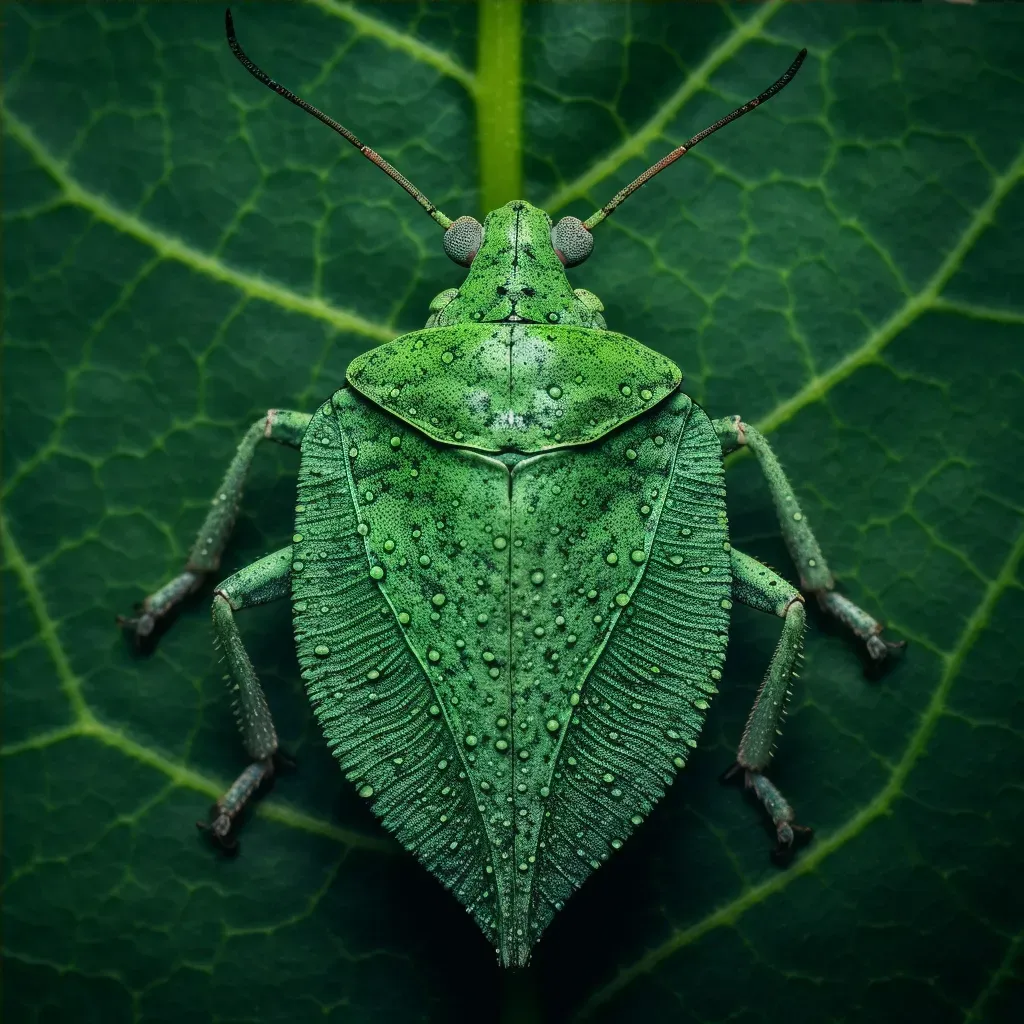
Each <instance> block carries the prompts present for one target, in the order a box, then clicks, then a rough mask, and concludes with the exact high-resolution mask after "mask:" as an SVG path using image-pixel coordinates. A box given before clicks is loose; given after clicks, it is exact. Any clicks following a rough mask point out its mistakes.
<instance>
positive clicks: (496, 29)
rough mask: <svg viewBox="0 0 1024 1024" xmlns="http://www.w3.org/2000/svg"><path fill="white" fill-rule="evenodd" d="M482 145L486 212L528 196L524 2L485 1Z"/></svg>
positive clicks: (480, 29)
mask: <svg viewBox="0 0 1024 1024" xmlns="http://www.w3.org/2000/svg"><path fill="white" fill-rule="evenodd" d="M478 10H479V19H480V22H479V25H478V26H477V38H478V40H479V50H478V53H477V80H478V82H479V84H480V91H479V93H478V94H477V122H476V123H477V140H478V141H477V146H478V153H479V159H480V205H481V207H482V211H481V212H483V213H485V214H486V213H489V212H490V211H491V210H496V209H497V208H498V207H499V206H504V205H505V203H507V202H509V201H510V200H512V199H522V198H523V138H522V134H523V126H522V99H523V96H522V93H523V73H522V50H523V9H522V3H521V0H481V3H480V6H479V8H478Z"/></svg>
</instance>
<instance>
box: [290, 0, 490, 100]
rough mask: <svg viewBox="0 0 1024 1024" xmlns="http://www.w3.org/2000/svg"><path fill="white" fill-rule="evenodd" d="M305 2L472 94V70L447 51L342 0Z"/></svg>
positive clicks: (473, 80)
mask: <svg viewBox="0 0 1024 1024" xmlns="http://www.w3.org/2000/svg"><path fill="white" fill-rule="evenodd" d="M306 2H307V3H308V4H309V5H310V6H311V7H319V8H320V10H322V11H323V12H324V13H325V14H330V15H333V16H334V17H337V18H341V19H343V20H344V21H347V22H348V23H349V24H350V25H352V26H354V27H355V28H356V29H358V30H359V32H360V33H361V34H362V35H364V36H369V37H371V38H373V39H376V40H377V41H378V42H380V43H383V44H384V45H385V46H387V47H390V48H391V49H392V50H401V51H402V53H407V54H408V55H409V56H410V57H412V58H413V59H414V60H418V61H419V62H420V63H421V64H428V65H429V66H430V67H432V68H434V69H436V70H437V71H440V72H441V74H442V75H447V76H448V77H449V78H453V79H455V81H456V82H458V83H459V84H460V85H461V86H462V87H463V88H464V89H465V90H466V92H468V93H469V94H470V95H471V96H472V95H475V93H476V89H477V84H476V79H475V78H474V76H473V74H472V73H471V72H469V71H467V70H466V69H465V68H464V67H463V66H462V65H461V64H459V63H458V62H457V61H454V60H452V58H451V57H449V56H448V54H446V53H443V52H442V51H440V50H435V49H434V48H433V47H432V46H428V45H427V44H426V43H423V42H420V40H418V39H416V38H415V37H414V36H410V35H407V34H406V33H405V32H399V31H398V29H396V28H393V27H392V26H391V25H388V24H387V23H386V22H383V21H380V20H379V19H377V18H374V17H371V16H370V15H369V14H366V13H364V12H363V11H360V10H358V9H357V8H355V7H353V6H352V5H351V4H346V3H341V2H340V0H306Z"/></svg>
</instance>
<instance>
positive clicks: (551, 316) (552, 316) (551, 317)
mask: <svg viewBox="0 0 1024 1024" xmlns="http://www.w3.org/2000/svg"><path fill="white" fill-rule="evenodd" d="M548 320H549V321H550V322H551V323H553V324H557V323H558V314H557V313H556V312H555V311H554V310H552V311H551V312H550V313H548Z"/></svg>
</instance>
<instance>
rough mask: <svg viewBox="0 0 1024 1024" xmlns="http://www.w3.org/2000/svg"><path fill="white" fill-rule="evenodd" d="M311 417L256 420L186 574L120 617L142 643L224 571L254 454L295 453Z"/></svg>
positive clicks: (274, 415)
mask: <svg viewBox="0 0 1024 1024" xmlns="http://www.w3.org/2000/svg"><path fill="white" fill-rule="evenodd" d="M309 420H310V416H309V414H308V413H304V412H289V411H288V410H286V409H270V410H268V412H267V414H266V416H264V417H263V418H262V419H259V420H257V421H256V422H255V423H254V424H253V425H252V426H251V427H250V428H249V429H248V430H247V431H246V433H245V436H244V437H243V438H242V443H241V444H240V445H239V446H238V451H237V452H235V457H234V458H233V459H232V460H231V465H230V466H228V471H227V473H226V474H225V476H224V480H223V481H222V482H221V485H220V487H219V488H218V489H217V493H216V494H215V495H214V498H213V503H212V506H211V508H210V511H209V512H208V513H207V514H206V519H205V521H204V522H203V525H202V527H201V528H200V530H199V536H198V537H196V542H195V544H193V545H192V551H191V552H190V553H189V556H188V561H187V562H186V563H185V569H184V571H183V572H182V573H180V574H179V575H178V576H175V577H174V579H172V580H171V581H170V582H169V583H166V584H164V586H162V587H161V588H160V589H159V590H157V591H156V592H154V593H152V594H150V595H149V596H148V597H147V598H146V599H145V600H144V601H143V602H142V605H141V606H140V608H139V614H138V615H137V616H135V617H134V618H127V617H124V616H119V617H118V620H117V621H118V623H119V624H120V625H121V626H124V627H126V628H127V629H128V630H130V632H131V633H132V635H133V636H134V637H135V640H136V642H137V643H138V642H140V641H142V640H144V639H145V638H146V637H148V636H149V635H150V634H151V633H152V632H153V630H154V628H155V627H156V624H157V622H159V620H160V619H162V618H163V617H164V616H165V615H166V614H167V613H168V612H169V611H171V609H172V608H174V607H175V605H177V604H179V603H180V602H181V601H182V600H184V599H185V598H186V597H188V595H189V594H193V593H195V592H196V591H197V590H198V589H199V588H200V587H201V586H202V585H203V580H204V579H205V578H206V576H208V575H209V574H210V573H212V572H216V571H217V569H218V567H219V566H220V556H221V555H222V554H223V552H224V547H225V545H226V544H227V542H228V537H230V536H231V529H232V527H233V526H234V525H235V518H236V517H237V515H238V508H239V505H240V504H241V501H242V489H243V487H244V486H245V478H246V476H247V475H248V473H249V466H250V465H251V464H252V458H253V455H254V454H255V452H256V448H257V447H258V446H259V444H260V442H261V441H277V442H278V443H279V444H285V445H288V446H289V447H292V448H298V447H299V444H300V443H301V442H302V435H303V434H304V433H305V430H306V426H307V424H308V423H309Z"/></svg>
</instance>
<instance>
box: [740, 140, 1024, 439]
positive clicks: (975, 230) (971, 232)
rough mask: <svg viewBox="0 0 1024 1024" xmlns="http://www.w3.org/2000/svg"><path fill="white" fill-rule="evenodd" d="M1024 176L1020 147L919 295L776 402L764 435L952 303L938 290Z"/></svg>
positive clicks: (763, 427) (761, 427)
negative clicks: (924, 317)
mask: <svg viewBox="0 0 1024 1024" xmlns="http://www.w3.org/2000/svg"><path fill="white" fill-rule="evenodd" d="M1022 176H1024V150H1021V152H1019V153H1018V154H1017V159H1016V160H1014V162H1013V163H1012V164H1011V165H1010V166H1009V167H1008V168H1007V170H1006V171H1005V172H1004V173H1003V174H1001V175H999V177H997V178H996V179H995V180H994V181H993V183H992V191H991V192H990V193H989V195H988V198H987V199H986V200H985V202H984V203H982V204H981V206H979V207H978V209H977V210H975V212H974V216H973V217H971V219H970V221H969V222H968V224H967V227H966V228H965V229H964V233H963V234H962V235H961V236H960V238H959V240H958V241H957V243H956V245H954V246H953V248H952V249H950V251H949V252H948V253H947V255H946V258H945V259H944V260H943V261H942V263H940V264H939V266H938V268H937V269H936V271H935V273H934V274H932V276H931V278H930V279H929V280H928V282H927V283H926V284H925V286H924V287H923V288H922V289H921V290H920V291H919V292H917V294H915V295H912V296H911V297H910V298H909V299H907V301H906V302H905V303H904V304H903V305H902V306H901V307H900V308H899V309H898V310H896V312H895V313H893V314H892V316H890V317H889V319H888V320H886V321H885V323H883V324H881V325H880V326H879V327H877V328H876V329H875V330H874V331H872V332H871V334H870V335H869V336H868V337H867V338H866V339H865V340H864V343H863V344H862V345H861V346H860V347H859V348H857V349H855V350H854V351H853V352H851V353H850V354H849V355H847V356H846V357H844V358H843V359H841V360H840V361H839V362H838V363H836V364H835V365H834V366H833V367H832V368H831V369H830V370H828V371H827V372H826V373H823V374H819V375H818V376H816V377H814V378H813V379H812V380H810V381H808V382H807V384H805V385H804V386H803V387H802V388H801V389H800V390H799V391H798V392H797V393H796V394H795V395H793V396H792V397H791V398H787V399H786V401H784V402H782V403H780V404H779V405H777V406H776V407H775V408H774V409H773V410H772V411H771V412H770V413H768V415H767V416H765V417H764V418H763V419H762V420H761V421H760V422H759V423H758V424H757V425H756V426H757V429H758V430H760V431H761V432H762V433H765V434H766V433H768V432H769V431H771V430H775V429H776V428H777V427H779V426H780V425H781V424H783V423H785V422H786V421H787V420H790V419H792V418H793V417H794V416H795V415H796V414H797V413H798V412H799V411H800V410H801V409H803V408H804V407H805V406H808V405H811V404H813V403H814V402H817V401H820V400H821V399H822V398H824V397H825V395H827V394H828V392H829V391H831V389H832V388H833V387H835V386H836V385H837V384H838V383H840V382H841V381H843V380H845V379H846V378H847V377H849V376H850V375H851V374H852V373H854V372H855V371H856V370H858V369H860V367H862V366H866V365H867V364H869V363H873V362H876V361H877V359H878V356H879V354H880V353H881V352H882V350H883V349H884V348H885V347H886V345H888V344H889V342H890V341H892V340H893V338H895V337H896V336H897V335H898V334H900V332H901V331H904V330H906V328H908V327H909V326H910V325H911V324H912V323H913V322H914V321H915V320H916V319H917V318H918V317H919V316H920V315H921V314H922V313H926V312H928V311H929V310H931V309H942V308H948V306H949V305H950V304H948V303H945V302H944V300H942V299H940V297H939V293H940V292H941V291H942V289H943V288H944V287H945V286H946V284H947V282H948V281H949V279H950V278H951V277H952V276H953V274H954V273H956V271H957V270H958V269H959V267H960V264H961V262H962V260H963V258H964V256H965V255H966V254H967V253H968V251H969V250H970V248H971V246H972V245H974V243H975V242H976V241H977V240H978V237H979V236H980V235H981V233H982V232H983V231H984V230H985V228H986V227H988V225H989V224H991V223H992V218H993V216H994V215H995V212H996V210H997V209H998V208H999V204H1000V203H1001V202H1002V201H1003V200H1004V199H1005V198H1006V196H1007V194H1008V193H1009V192H1010V190H1011V189H1012V188H1013V186H1014V185H1015V184H1016V183H1017V182H1018V181H1019V180H1020V179H1021V177H1022Z"/></svg>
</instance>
